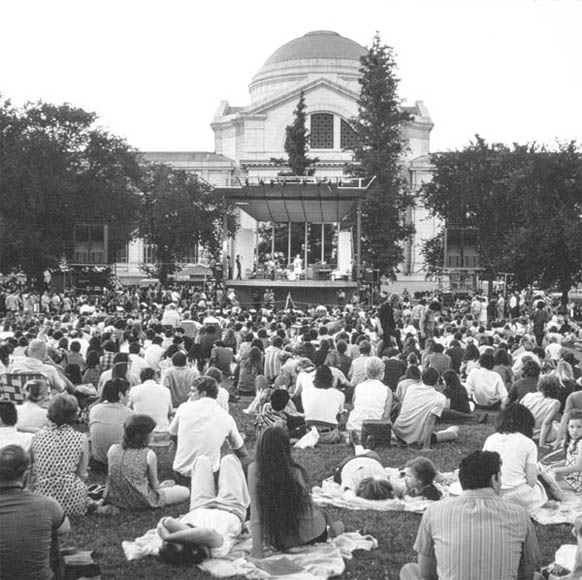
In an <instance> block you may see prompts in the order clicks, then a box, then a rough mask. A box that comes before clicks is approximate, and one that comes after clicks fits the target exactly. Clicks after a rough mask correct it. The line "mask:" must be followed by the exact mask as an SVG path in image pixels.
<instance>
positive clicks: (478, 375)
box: [465, 352, 507, 407]
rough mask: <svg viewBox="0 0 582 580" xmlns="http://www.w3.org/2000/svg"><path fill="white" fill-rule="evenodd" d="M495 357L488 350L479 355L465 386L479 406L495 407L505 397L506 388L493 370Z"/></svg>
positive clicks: (499, 376)
mask: <svg viewBox="0 0 582 580" xmlns="http://www.w3.org/2000/svg"><path fill="white" fill-rule="evenodd" d="M494 366H495V358H494V357H493V355H492V354H491V353H490V352H485V353H483V354H482V355H481V356H480V357H479V366H478V367H475V368H472V369H471V370H470V371H469V374H468V376H467V381H466V383H465V386H466V387H467V391H468V393H469V396H470V397H471V398H472V399H473V401H474V402H475V404H476V405H479V407H496V406H498V405H499V404H501V401H503V399H505V398H506V397H507V389H506V388H505V384H504V383H503V379H502V378H501V375H500V374H499V373H496V372H495V371H494V370H493V367H494Z"/></svg>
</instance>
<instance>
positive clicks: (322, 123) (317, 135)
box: [309, 113, 333, 149]
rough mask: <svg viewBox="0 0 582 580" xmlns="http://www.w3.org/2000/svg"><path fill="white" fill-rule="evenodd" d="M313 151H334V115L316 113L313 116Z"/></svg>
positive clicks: (311, 139) (311, 140) (311, 134)
mask: <svg viewBox="0 0 582 580" xmlns="http://www.w3.org/2000/svg"><path fill="white" fill-rule="evenodd" d="M309 137H310V146H311V149H333V115H330V114H329V113H315V114H313V115H311V130H310V135H309Z"/></svg>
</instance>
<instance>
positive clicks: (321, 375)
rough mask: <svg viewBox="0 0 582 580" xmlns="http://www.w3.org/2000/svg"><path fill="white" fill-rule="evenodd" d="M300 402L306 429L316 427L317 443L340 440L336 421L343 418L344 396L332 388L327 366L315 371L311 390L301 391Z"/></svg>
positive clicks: (331, 376) (329, 370)
mask: <svg viewBox="0 0 582 580" xmlns="http://www.w3.org/2000/svg"><path fill="white" fill-rule="evenodd" d="M301 400H302V403H303V410H304V412H305V424H306V426H307V428H308V429H309V428H311V427H316V429H317V431H318V433H319V440H318V443H324V444H325V443H338V442H339V441H340V440H341V435H340V432H339V422H338V419H341V418H343V414H344V413H345V411H344V402H345V396H344V394H343V393H341V392H340V391H338V390H337V389H334V388H333V374H332V372H331V369H330V368H329V367H328V366H325V365H323V366H320V367H318V368H317V370H316V371H315V377H314V379H313V388H308V389H306V390H304V391H303V393H302V396H301Z"/></svg>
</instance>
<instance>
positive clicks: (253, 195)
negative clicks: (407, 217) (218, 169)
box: [216, 177, 373, 223]
mask: <svg viewBox="0 0 582 580" xmlns="http://www.w3.org/2000/svg"><path fill="white" fill-rule="evenodd" d="M372 181H373V179H350V178H348V179H333V180H332V179H327V178H323V179H322V178H315V177H293V178H277V179H272V180H268V181H263V180H261V181H255V182H251V181H245V182H244V183H241V184H240V185H238V186H234V187H217V188H216V190H217V191H218V192H220V193H222V194H223V195H224V197H225V199H226V201H227V202H228V203H231V204H233V205H236V206H237V207H240V209H242V210H243V211H244V212H246V213H248V214H249V215H250V216H251V217H253V218H254V219H256V220H257V221H261V222H299V223H304V222H309V223H335V222H340V221H342V220H343V219H344V218H345V217H347V216H348V215H349V214H350V212H351V211H352V210H353V209H354V207H355V206H356V204H357V202H358V200H359V199H360V198H361V197H362V196H363V194H364V193H365V191H366V189H367V188H368V187H369V186H370V184H371V183H372Z"/></svg>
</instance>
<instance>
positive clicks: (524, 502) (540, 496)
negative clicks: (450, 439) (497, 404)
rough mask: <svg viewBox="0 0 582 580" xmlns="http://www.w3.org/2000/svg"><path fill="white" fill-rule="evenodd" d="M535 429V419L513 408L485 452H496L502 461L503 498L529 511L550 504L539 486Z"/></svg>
mask: <svg viewBox="0 0 582 580" xmlns="http://www.w3.org/2000/svg"><path fill="white" fill-rule="evenodd" d="M534 425H535V420H534V417H533V415H532V414H531V413H530V411H529V410H528V409H527V408H526V407H524V406H523V405H519V404H517V403H516V404H513V405H510V406H509V407H507V409H505V410H504V411H502V413H501V417H500V421H499V425H498V427H497V432H496V433H493V434H492V435H489V437H487V439H486V440H485V444H484V445H483V451H495V452H496V453H498V454H499V456H500V457H501V478H500V488H499V494H500V495H501V497H503V498H504V499H506V500H508V501H511V502H513V503H516V504H518V505H521V506H523V507H524V508H526V509H528V510H532V509H535V508H538V507H541V506H543V505H544V504H545V503H546V502H547V501H548V497H547V494H546V492H545V490H544V488H543V486H542V485H541V484H540V483H539V482H538V467H537V463H538V448H537V446H536V444H535V443H534V442H533V440H532V436H533V430H534Z"/></svg>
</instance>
